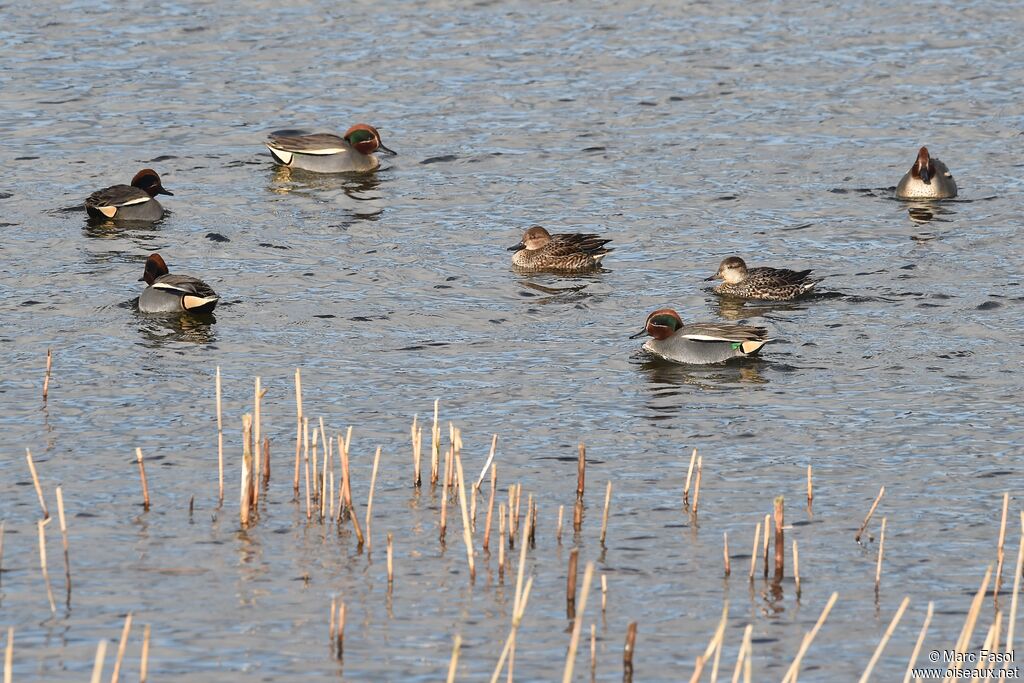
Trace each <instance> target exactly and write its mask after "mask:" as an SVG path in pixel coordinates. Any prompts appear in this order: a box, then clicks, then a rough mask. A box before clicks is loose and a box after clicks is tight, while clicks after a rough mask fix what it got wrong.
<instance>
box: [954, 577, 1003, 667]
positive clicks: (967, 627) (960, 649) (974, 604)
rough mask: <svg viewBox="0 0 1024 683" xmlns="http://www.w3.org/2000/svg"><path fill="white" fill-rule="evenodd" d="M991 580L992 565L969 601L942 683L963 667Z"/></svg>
mask: <svg viewBox="0 0 1024 683" xmlns="http://www.w3.org/2000/svg"><path fill="white" fill-rule="evenodd" d="M991 578H992V565H989V566H988V569H987V570H986V571H985V578H984V579H982V582H981V587H980V588H978V592H977V593H975V595H974V599H973V600H971V608H970V610H968V612H967V618H966V619H965V620H964V626H963V628H962V629H961V630H960V637H959V638H958V639H957V642H956V652H955V654H954V657H953V661H952V663H951V665H950V666H949V667H948V668H947V669H946V671H947V676H946V678H944V679H943V681H944V682H945V681H948V680H952V677H951V676H950V675H948V672H949V671H951V670H953V671H959V670H960V669H962V668H963V665H964V659H965V658H964V653H965V652H967V648H968V647H970V644H971V635H972V634H973V633H974V626H975V625H976V624H977V622H978V615H979V614H981V603H982V602H983V601H984V600H985V592H986V591H987V590H988V582H989V580H990V579H991Z"/></svg>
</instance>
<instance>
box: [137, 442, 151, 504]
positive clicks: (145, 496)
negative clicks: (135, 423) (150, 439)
mask: <svg viewBox="0 0 1024 683" xmlns="http://www.w3.org/2000/svg"><path fill="white" fill-rule="evenodd" d="M135 459H136V460H137V461H138V463H139V478H140V479H141V480H142V509H143V510H146V511H148V510H149V484H147V483H146V466H145V465H144V464H143V463H142V449H141V448H136V449H135Z"/></svg>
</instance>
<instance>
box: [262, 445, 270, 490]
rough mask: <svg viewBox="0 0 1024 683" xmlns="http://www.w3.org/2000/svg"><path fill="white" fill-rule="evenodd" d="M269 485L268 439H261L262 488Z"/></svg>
mask: <svg viewBox="0 0 1024 683" xmlns="http://www.w3.org/2000/svg"><path fill="white" fill-rule="evenodd" d="M269 483H270V437H269V436H265V437H263V486H266V485H267V484H269Z"/></svg>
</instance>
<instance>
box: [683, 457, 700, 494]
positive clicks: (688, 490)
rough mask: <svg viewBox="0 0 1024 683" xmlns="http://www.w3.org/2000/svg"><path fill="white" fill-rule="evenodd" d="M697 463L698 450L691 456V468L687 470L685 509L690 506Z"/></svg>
mask: <svg viewBox="0 0 1024 683" xmlns="http://www.w3.org/2000/svg"><path fill="white" fill-rule="evenodd" d="M696 463H697V449H696V448H694V449H693V453H691V454H690V466H689V467H688V468H687V470H686V486H685V487H683V507H686V506H687V505H689V504H690V480H691V478H692V477H693V466H694V465H695V464H696Z"/></svg>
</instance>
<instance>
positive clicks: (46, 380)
mask: <svg viewBox="0 0 1024 683" xmlns="http://www.w3.org/2000/svg"><path fill="white" fill-rule="evenodd" d="M52 367H53V353H52V350H51V349H50V348H49V347H47V348H46V376H45V377H43V403H46V397H47V396H49V394H50V369H51V368H52Z"/></svg>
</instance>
